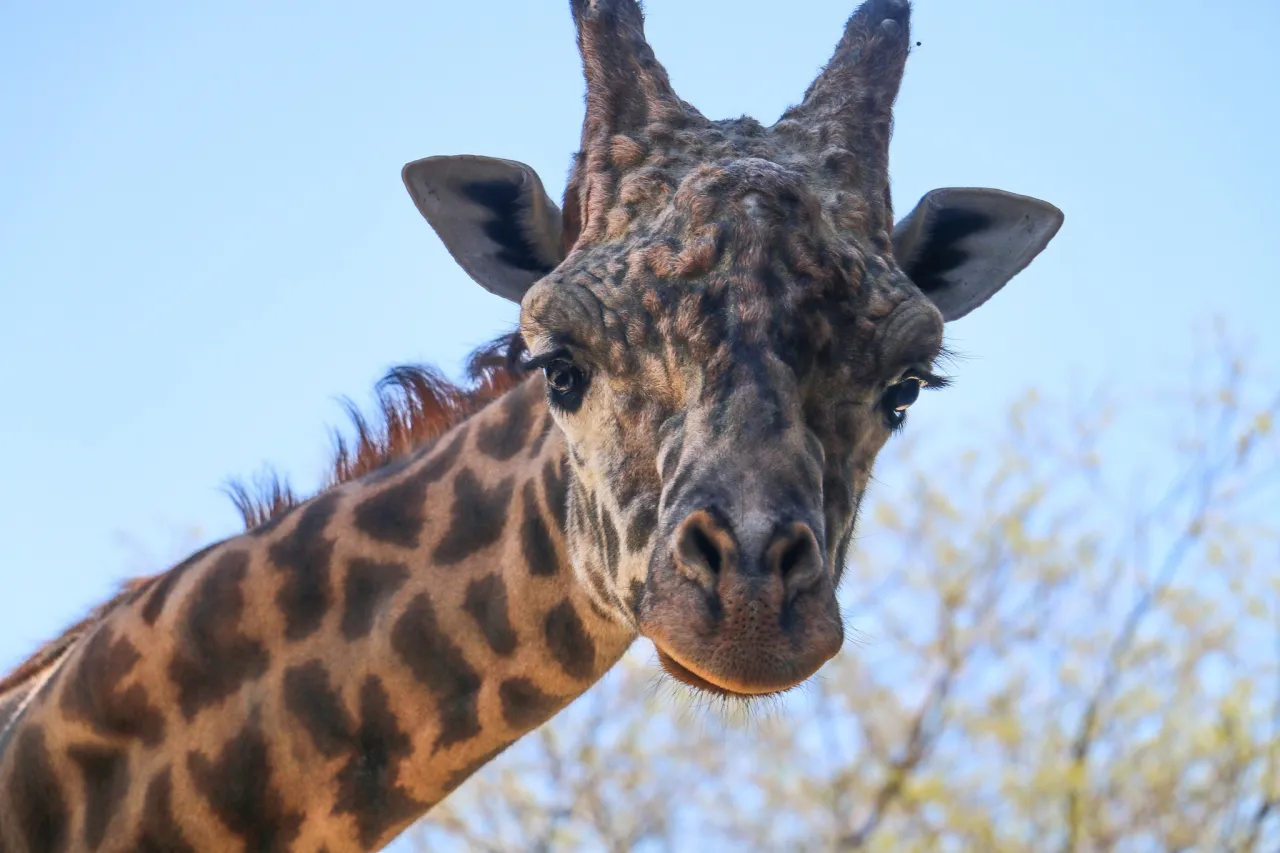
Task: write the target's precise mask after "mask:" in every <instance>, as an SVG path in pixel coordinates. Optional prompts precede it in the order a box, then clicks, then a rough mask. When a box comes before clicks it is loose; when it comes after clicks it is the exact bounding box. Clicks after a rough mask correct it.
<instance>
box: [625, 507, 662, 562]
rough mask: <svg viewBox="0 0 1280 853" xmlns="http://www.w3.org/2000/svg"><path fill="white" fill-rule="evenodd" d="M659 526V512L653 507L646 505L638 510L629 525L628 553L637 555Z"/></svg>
mask: <svg viewBox="0 0 1280 853" xmlns="http://www.w3.org/2000/svg"><path fill="white" fill-rule="evenodd" d="M657 524H658V512H657V510H655V509H654V508H653V507H652V506H650V505H649V504H645V505H644V506H642V507H640V508H639V509H637V510H636V511H635V514H634V515H632V516H631V521H630V522H629V523H628V524H627V551H629V552H630V553H632V554H635V553H636V552H638V551H640V550H641V549H642V548H644V546H645V545H646V544H648V542H649V537H650V536H652V535H653V528H654V527H656V526H657Z"/></svg>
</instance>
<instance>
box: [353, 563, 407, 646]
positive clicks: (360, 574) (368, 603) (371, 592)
mask: <svg viewBox="0 0 1280 853" xmlns="http://www.w3.org/2000/svg"><path fill="white" fill-rule="evenodd" d="M408 579H409V567H408V566H407V565H405V564H404V563H379V562H376V561H374V560H366V559H363V558H359V557H358V558H356V559H353V560H352V561H351V562H350V563H348V564H347V579H346V582H345V583H344V585H343V586H344V589H343V605H342V636H343V637H345V638H347V639H348V640H358V639H361V638H362V637H367V636H368V635H369V632H370V631H371V630H373V620H374V616H375V615H376V614H377V612H378V610H379V608H381V607H383V606H384V605H385V604H386V603H387V601H388V600H389V599H390V598H391V596H393V595H395V593H396V591H397V590H399V589H400V587H402V586H404V582H405V581H407V580H408Z"/></svg>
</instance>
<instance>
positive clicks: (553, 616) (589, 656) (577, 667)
mask: <svg viewBox="0 0 1280 853" xmlns="http://www.w3.org/2000/svg"><path fill="white" fill-rule="evenodd" d="M543 631H544V633H545V635H546V638H547V647H548V648H549V649H550V650H551V656H552V657H554V658H555V659H556V662H557V663H559V664H560V666H561V668H563V669H564V671H565V672H566V673H568V674H569V675H570V676H572V677H574V678H577V679H585V678H590V677H591V675H593V674H594V672H595V665H596V646H595V643H594V642H592V640H591V637H590V636H588V635H587V631H586V629H585V628H584V627H583V625H582V618H581V617H579V616H578V611H576V610H574V609H573V604H572V603H570V602H569V601H567V600H566V601H562V602H560V603H559V604H557V605H556V606H555V607H553V608H551V611H550V612H549V613H547V618H546V620H545V622H544V623H543Z"/></svg>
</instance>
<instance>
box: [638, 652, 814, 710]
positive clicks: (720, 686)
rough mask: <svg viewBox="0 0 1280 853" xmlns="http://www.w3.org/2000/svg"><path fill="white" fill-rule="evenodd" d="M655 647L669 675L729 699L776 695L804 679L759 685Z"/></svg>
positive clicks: (691, 685) (797, 684)
mask: <svg viewBox="0 0 1280 853" xmlns="http://www.w3.org/2000/svg"><path fill="white" fill-rule="evenodd" d="M654 648H655V649H657V650H658V663H659V664H661V665H662V669H663V671H664V672H666V674H667V675H669V676H671V677H672V678H674V679H675V680H676V681H679V682H681V683H683V684H687V685H689V686H690V687H693V688H695V689H697V690H701V691H703V692H706V693H711V694H713V695H715V696H722V697H724V698H727V699H743V700H751V699H760V698H762V697H764V696H776V695H778V694H780V693H785V692H787V691H788V690H791V689H792V688H794V687H797V686H799V685H800V683H801V682H802V681H804V679H803V678H802V679H800V680H799V681H796V682H794V683H791V684H779V685H758V684H748V683H745V682H742V681H738V680H736V679H731V678H724V677H712V676H710V675H709V674H707V673H706V672H705V670H701V669H699V668H697V667H694V666H692V665H689V664H685V663H683V662H681V661H680V660H678V659H677V658H676V657H675V655H674V654H672V653H671V652H668V651H667V650H665V649H663V648H662V647H661V646H659V645H657V644H656V643H655V644H654ZM807 677H808V676H806V678H807Z"/></svg>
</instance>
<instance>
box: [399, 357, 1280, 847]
mask: <svg viewBox="0 0 1280 853" xmlns="http://www.w3.org/2000/svg"><path fill="white" fill-rule="evenodd" d="M1197 363H1198V364H1199V365H1201V366H1202V369H1203V370H1205V371H1206V374H1205V375H1204V376H1196V377H1190V378H1188V377H1186V376H1185V375H1183V376H1180V377H1179V379H1180V380H1181V381H1182V385H1181V387H1175V388H1168V389H1162V388H1158V387H1156V383H1155V382H1154V381H1153V380H1152V379H1151V378H1150V377H1149V376H1148V375H1147V374H1146V373H1145V372H1144V370H1143V369H1142V368H1139V367H1136V366H1135V368H1134V369H1133V371H1132V372H1130V373H1128V374H1126V375H1125V376H1123V382H1118V383H1117V385H1116V387H1115V390H1116V391H1117V392H1118V393H1120V394H1123V395H1124V398H1123V399H1120V400H1116V401H1099V400H1096V399H1087V400H1082V401H1079V402H1077V403H1074V404H1060V405H1052V404H1050V403H1047V402H1045V401H1043V400H1041V399H1039V398H1038V397H1037V396H1036V395H1034V394H1032V395H1029V396H1028V397H1027V398H1026V399H1024V400H1022V401H1021V402H1020V403H1019V404H1018V405H1017V406H1015V407H1014V409H1013V411H1012V413H1011V416H1010V417H1009V419H1008V422H1007V425H1006V426H1005V427H1004V431H1003V434H1001V435H999V436H995V437H994V440H993V437H991V436H983V437H981V443H979V438H978V437H974V436H964V437H958V431H957V430H956V429H955V427H954V425H951V428H950V429H949V430H948V429H944V428H943V425H942V424H937V423H935V424H932V425H929V424H926V425H925V426H924V427H923V428H921V429H919V430H917V432H918V433H919V434H920V435H921V436H922V437H923V439H924V440H925V441H926V442H933V443H932V444H927V445H925V444H914V443H912V441H911V440H903V441H899V442H896V443H895V445H894V446H893V449H892V450H891V451H887V452H886V458H885V459H884V461H883V462H882V463H881V470H882V471H883V472H887V473H885V474H884V475H883V479H884V480H885V481H886V482H881V483H877V484H876V487H875V488H874V489H873V490H872V497H871V502H872V503H871V505H870V506H868V507H867V508H866V512H865V516H864V522H863V526H862V531H863V535H862V538H861V539H860V540H859V543H858V547H857V548H856V549H855V556H854V557H853V558H852V562H851V563H850V565H849V569H848V572H847V574H846V579H845V581H844V585H843V592H844V595H843V603H844V606H845V610H846V613H847V617H848V625H849V627H850V636H851V641H850V643H849V644H848V645H849V647H848V648H846V649H845V650H844V652H843V653H842V654H841V655H840V656H838V657H837V658H836V659H835V660H834V661H832V662H831V663H830V664H829V665H828V666H827V667H826V668H825V669H824V670H823V671H822V672H821V673H820V675H819V677H818V678H817V679H815V680H814V681H813V682H812V683H811V684H810V685H809V686H808V687H807V688H805V689H803V690H800V691H796V692H794V693H793V694H789V695H787V696H785V697H782V698H778V699H775V700H770V701H768V702H765V703H763V704H760V703H757V704H754V705H751V706H745V707H744V706H737V705H724V704H720V703H716V702H714V701H709V700H707V699H705V698H698V697H694V696H692V695H691V694H689V693H687V692H685V691H684V690H683V688H680V687H677V686H675V685H673V684H672V683H671V682H669V681H664V680H662V679H661V678H660V677H659V676H658V675H657V672H658V670H657V668H656V666H654V665H653V664H652V663H651V662H650V661H649V660H648V659H649V658H650V657H651V656H652V648H651V646H649V645H648V644H647V643H638V644H637V647H636V649H634V650H633V651H632V653H631V654H630V655H628V657H627V658H626V659H624V661H623V663H622V664H621V665H619V667H618V668H617V669H616V670H615V671H614V672H612V673H611V674H610V675H609V676H608V677H607V678H606V679H605V680H604V681H602V682H601V683H600V684H599V685H598V686H597V687H596V688H595V689H593V690H592V691H591V692H590V693H588V694H587V695H586V696H584V697H583V698H582V699H581V700H579V701H578V702H577V703H575V704H574V705H573V706H572V707H571V708H570V709H569V710H568V711H566V712H565V713H564V714H562V715H561V716H559V717H558V718H556V719H555V720H554V721H553V722H552V723H551V724H550V725H548V726H546V727H544V728H543V729H541V730H540V731H538V732H535V733H534V734H533V735H531V736H529V737H528V738H526V739H525V740H524V741H522V742H520V743H518V744H517V745H516V746H514V747H512V748H511V749H510V750H508V752H507V753H506V754H504V755H503V756H501V757H500V758H499V759H498V760H497V761H495V762H494V763H492V764H490V765H489V766H488V767H487V768H486V769H485V770H484V771H482V772H481V773H480V774H479V775H478V776H476V777H474V778H473V779H471V780H470V781H469V782H468V783H467V784H465V785H464V786H463V787H462V788H460V789H459V790H458V791H457V792H456V793H455V794H454V795H453V796H452V797H451V798H450V799H449V800H447V801H446V802H445V803H444V804H443V805H442V806H440V807H439V808H437V809H436V810H435V811H434V812H433V813H432V814H431V815H430V816H429V817H428V819H427V820H425V821H423V822H422V823H421V824H419V825H418V826H417V827H415V828H414V829H412V830H411V831H410V833H408V835H409V837H410V838H411V839H412V840H413V841H414V843H416V844H418V845H419V846H421V848H422V849H430V850H433V851H437V850H451V849H460V850H493V851H530V850H593V851H594V850H608V851H623V850H667V849H673V850H699V851H701V850H713V849H732V850H742V849H761V850H868V851H889V850H892V851H953V850H955V851H960V850H966V851H968V850H974V851H978V850H981V851H1026V850H1034V851H1041V850H1043V851H1055V852H1056V851H1063V853H1075V851H1104V850H1105V851H1148V850H1153V851H1154V850H1160V851H1166V850H1206V851H1210V850H1212V851H1252V850H1276V849H1280V731H1278V726H1280V668H1278V665H1280V571H1278V569H1280V538H1278V536H1277V527H1276V523H1277V522H1278V521H1280V477H1278V476H1277V474H1280V442H1278V441H1277V435H1276V431H1275V428H1274V425H1275V418H1276V415H1277V412H1278V410H1280V397H1273V398H1267V397H1266V394H1268V393H1270V394H1274V393H1275V387H1276V385H1275V384H1274V383H1272V384H1270V385H1268V384H1267V383H1266V382H1263V381H1261V379H1260V378H1259V377H1254V376H1252V375H1251V374H1247V373H1246V371H1245V370H1244V369H1243V367H1242V363H1241V360H1240V359H1238V358H1233V357H1231V355H1230V354H1229V353H1228V354H1223V353H1222V352H1215V353H1210V354H1209V355H1207V356H1206V357H1205V358H1203V359H1200V360H1199V361H1198V362H1197ZM922 414H923V412H922ZM944 433H950V434H949V435H946V434H944ZM908 434H909V435H910V434H911V433H910V431H909V433H908ZM963 442H968V444H967V445H964V444H962V443H963ZM1171 471H1172V472H1176V476H1173V477H1171V478H1170V477H1160V476H1157V474H1158V473H1159V472H1166V473H1167V472H1171ZM895 484H896V488H895V487H894V486H895Z"/></svg>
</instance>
